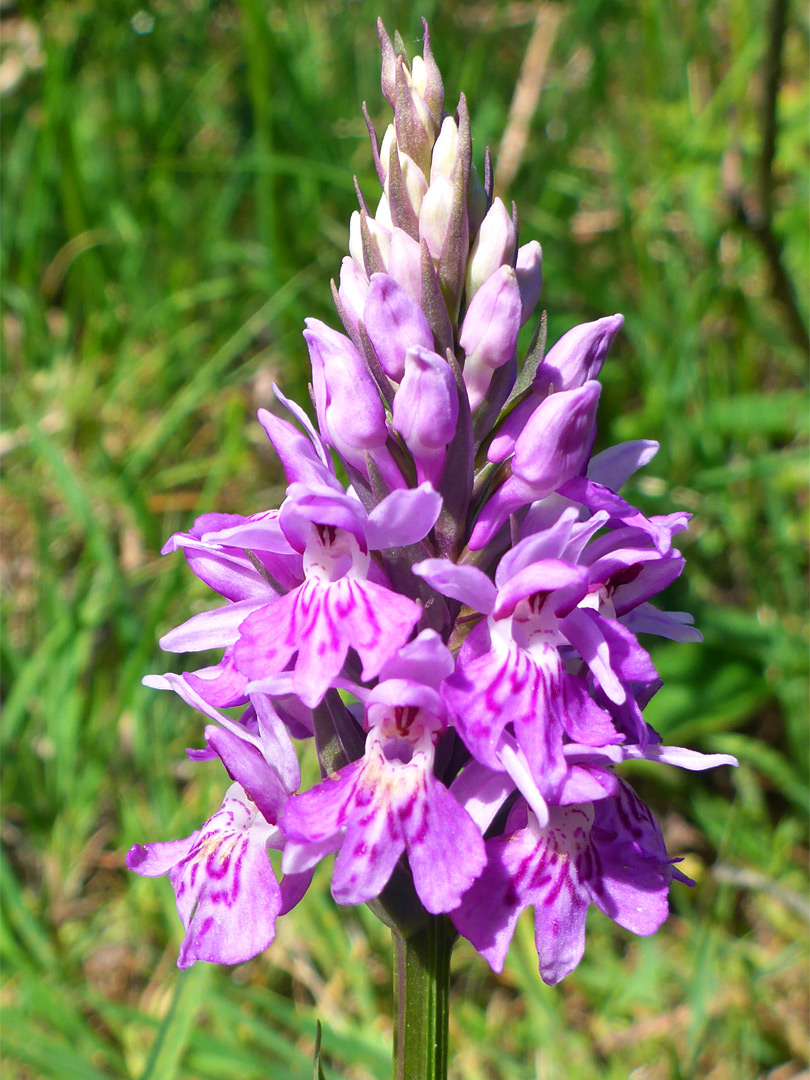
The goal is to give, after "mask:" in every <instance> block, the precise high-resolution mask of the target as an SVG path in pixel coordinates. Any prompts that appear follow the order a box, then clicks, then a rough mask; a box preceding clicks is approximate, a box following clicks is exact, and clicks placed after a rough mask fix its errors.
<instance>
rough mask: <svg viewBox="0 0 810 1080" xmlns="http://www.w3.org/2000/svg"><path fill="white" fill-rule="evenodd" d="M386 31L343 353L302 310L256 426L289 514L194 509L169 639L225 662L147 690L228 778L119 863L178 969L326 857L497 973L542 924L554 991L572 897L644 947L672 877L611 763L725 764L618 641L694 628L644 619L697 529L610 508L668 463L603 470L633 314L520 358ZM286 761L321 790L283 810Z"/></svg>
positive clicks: (256, 946) (502, 238) (478, 190)
mask: <svg viewBox="0 0 810 1080" xmlns="http://www.w3.org/2000/svg"><path fill="white" fill-rule="evenodd" d="M379 34H380V46H381V52H382V71H381V87H382V92H383V96H384V97H385V98H386V100H387V101H388V102H389V104H390V105H391V108H392V110H393V117H392V118H391V122H390V123H388V125H387V126H386V128H385V130H384V132H383V133H381V136H378V134H377V132H376V130H375V129H374V126H373V124H372V122H371V120H370V118H369V115H368V113H367V112H365V117H366V122H367V126H368V128H369V137H370V142H371V157H372V159H373V162H374V167H375V170H376V173H377V177H378V180H379V185H380V190H379V191H378V192H377V193H376V194H375V195H374V196H373V197H372V196H371V194H370V193H365V194H364V193H363V192H361V191H360V190H359V188H358V199H359V208H358V210H357V211H356V212H355V213H354V214H353V215H352V218H351V221H350V224H349V247H348V253H347V254H346V255H345V257H344V258H343V260H342V262H341V264H340V268H339V284H338V285H335V283H334V282H333V283H332V292H333V298H334V301H335V307H336V311H337V315H338V317H339V319H340V321H341V322H342V324H343V332H341V331H340V330H339V329H337V328H335V327H333V326H331V325H328V324H327V323H326V322H323V321H321V320H319V319H308V320H306V324H305V329H304V341H305V344H306V349H307V351H308V353H309V357H310V361H311V365H312V385H311V398H312V405H313V406H314V421H313V419H311V418H310V416H309V414H308V413H307V412H306V411H305V410H304V409H303V408H302V407H301V406H300V405H298V404H296V403H295V402H294V401H292V400H289V399H288V398H286V397H285V396H284V394H283V393H282V392H281V390H280V389H278V387H275V386H274V388H273V389H274V394H275V402H268V403H267V404H268V406H272V407H268V408H266V409H260V410H259V412H258V423H259V425H260V426H261V428H262V429H263V430H264V432H265V434H266V435H267V437H268V439H269V441H270V443H271V445H272V447H273V450H274V451H275V454H276V456H277V458H278V461H279V463H280V465H281V467H282V469H283V471H284V478H285V492H284V497H283V499H281V500H280V503H281V505H280V506H278V507H272V508H269V509H267V508H257V507H250V508H249V509H250V510H251V512H250V513H247V514H245V515H241V514H232V513H231V514H221V513H207V514H203V515H202V516H200V517H199V518H198V519H197V520H196V521H195V522H194V523H193V524H192V525H191V527H190V528H188V530H187V531H183V532H177V533H175V534H174V535H173V536H171V537H170V538H169V540H168V541H167V543H166V545H165V547H164V552H165V553H170V552H177V551H182V552H183V555H184V557H185V559H186V561H187V562H188V565H189V567H190V568H191V570H192V572H193V573H194V574H195V575H196V576H197V577H198V578H199V579H200V580H201V581H202V582H204V583H205V584H206V585H207V586H209V587H210V588H211V589H212V590H213V591H214V593H215V594H216V595H217V596H218V597H219V599H218V600H217V601H216V602H215V603H216V606H214V607H212V609H211V610H204V611H198V612H197V613H193V614H191V616H190V617H189V618H188V619H187V620H186V621H185V622H183V623H182V624H181V625H179V626H177V627H175V628H173V629H170V630H167V632H166V633H164V635H163V636H162V638H161V639H160V643H161V645H162V647H163V648H165V649H166V650H168V651H170V652H174V653H186V652H196V651H199V650H204V649H205V650H207V649H215V650H218V654H217V656H215V657H213V658H206V660H205V662H204V664H203V666H200V667H198V668H197V669H196V670H189V671H184V672H166V673H164V674H162V675H151V676H147V677H146V678H145V679H144V683H145V684H146V685H147V686H150V687H153V688H156V689H162V690H170V691H172V692H173V693H174V694H176V695H177V696H178V697H179V698H180V699H181V701H182V702H184V704H185V705H187V706H188V707H189V708H191V709H193V710H196V712H197V713H198V714H201V715H202V716H203V717H204V722H205V725H206V726H205V745H204V746H202V747H201V746H200V745H199V740H194V745H192V746H191V748H190V749H189V750H188V751H187V754H188V757H189V759H190V760H191V762H193V763H195V764H197V763H202V762H211V761H218V762H219V763H220V765H221V766H222V768H223V769H224V771H225V773H226V774H227V776H228V777H229V779H230V781H231V786H230V787H228V789H227V791H226V792H225V795H224V799H223V800H222V803H221V805H220V807H219V809H216V810H214V811H213V813H211V815H210V816H209V817H208V819H207V820H206V821H205V822H204V823H203V824H202V825H201V826H200V828H199V829H197V830H196V831H195V832H193V833H191V834H190V835H188V836H186V837H185V838H183V839H181V840H174V841H168V842H157V843H150V844H146V845H138V844H136V845H135V846H134V847H133V848H132V849H131V851H130V852H129V855H128V857H127V865H128V866H129V867H130V869H132V870H134V871H135V872H136V873H139V874H143V875H145V876H153V877H154V876H160V875H168V877H169V880H170V882H171V884H172V887H173V889H174V891H175V895H176V900H177V907H178V912H179V915H180V918H181V921H182V923H183V926H184V928H185V937H184V941H183V945H182V947H181V951H180V957H179V964H180V966H181V967H187V966H188V965H189V964H192V963H194V962H195V961H197V960H203V961H212V962H219V963H239V962H241V961H242V960H246V959H248V958H250V957H252V956H255V955H256V954H257V953H259V952H261V951H262V950H263V949H265V948H266V947H267V946H268V945H269V944H270V943H271V942H272V941H273V939H274V935H275V932H276V922H277V919H278V917H279V916H280V915H281V914H283V913H284V912H285V911H288V910H289V909H290V908H291V907H292V906H293V905H294V904H296V903H297V902H298V901H299V900H300V899H301V898H302V896H303V895H304V893H305V892H306V889H307V887H308V885H309V882H310V880H311V877H312V873H313V870H314V867H315V866H316V865H317V864H318V863H320V862H322V861H323V860H324V859H325V858H326V857H327V856H330V855H331V856H334V867H333V870H332V893H333V896H334V898H335V899H336V900H337V901H338V902H339V903H341V904H353V903H364V902H369V903H371V904H372V906H373V909H374V910H376V911H378V912H382V913H383V917H385V919H386V920H387V921H388V922H389V924H390V925H392V926H394V927H395V928H396V929H397V931H398V932H400V931H401V932H402V933H403V934H405V933H406V930H407V933H411V931H412V927H413V925H418V924H419V920H420V919H421V920H422V925H424V919H425V918H426V914H427V913H429V914H449V916H450V918H451V919H452V921H453V922H454V923H455V926H456V928H457V929H458V931H459V932H460V933H461V934H463V935H464V936H465V937H467V938H468V939H469V940H470V941H471V942H472V944H473V946H474V947H475V948H476V949H477V950H478V951H479V952H480V953H481V954H482V955H483V956H484V957H485V958H486V960H487V961H488V962H489V963H490V964H491V965H492V967H493V968H494V969H495V970H496V971H499V970H501V968H502V967H503V964H504V959H505V956H506V952H507V949H508V947H509V942H510V940H511V937H512V935H513V932H514V928H515V923H516V920H517V918H518V916H519V914H520V912H521V911H522V910H524V909H525V908H527V907H533V908H534V917H535V931H536V945H537V953H538V967H539V971H540V976H541V977H542V978H543V979H544V980H545V981H546V982H547V983H550V984H554V983H556V982H558V981H559V980H560V979H561V978H563V977H565V975H567V974H568V973H569V972H570V971H571V970H573V968H574V967H575V966H576V964H577V963H578V962H579V959H580V958H581V956H582V953H583V948H584V925H585V914H586V911H587V909H588V907H589V906H590V905H591V904H593V905H594V906H596V907H598V908H600V909H601V910H602V912H604V913H605V914H606V915H608V916H609V917H610V918H612V919H613V920H615V921H616V922H617V923H618V924H620V925H621V926H623V927H625V928H627V929H629V930H630V931H632V932H634V933H637V934H649V933H652V932H653V931H654V930H655V929H656V928H657V927H658V926H659V925H660V923H661V922H662V921H663V919H664V918H665V917H666V913H667V896H668V890H669V887H670V885H671V884H672V883H673V882H675V881H686V880H687V879H685V878H684V877H683V875H682V874H681V873H680V872H679V871H678V870H677V869H676V868H675V866H674V863H673V860H671V859H670V858H669V857H668V856H667V853H666V850H665V847H664V843H663V840H662V837H661V833H660V830H659V829H658V826H657V824H656V823H655V820H654V818H653V816H652V813H651V812H650V811H649V810H648V808H647V807H646V806H644V804H643V803H642V802H641V801H640V800H639V799H638V798H637V796H636V795H635V794H634V793H633V792H632V790H631V789H630V787H629V786H628V785H627V783H626V782H625V780H624V779H623V778H622V775H621V771H622V769H623V767H624V766H625V764H626V762H628V761H638V760H643V761H647V762H650V763H654V764H655V766H656V767H658V766H670V767H677V768H682V769H687V770H690V771H692V772H701V771H703V770H705V769H710V768H715V767H717V766H725V765H734V764H736V762H735V760H734V758H732V757H731V756H729V755H726V754H701V753H699V752H696V751H692V750H688V749H686V748H684V747H678V746H669V745H665V744H664V743H663V742H662V739H661V737H660V736H659V735H658V733H657V732H656V731H655V730H654V729H653V728H652V727H651V726H650V724H649V723H648V722H647V720H646V718H645V714H644V711H643V710H644V708H645V706H646V705H647V703H648V702H649V701H650V700H651V699H652V698H653V696H654V695H655V694H656V693H657V692H658V691H659V690H660V688H661V685H662V684H661V679H660V677H659V674H658V672H657V671H656V668H655V666H654V664H653V661H652V658H651V656H650V654H649V653H648V652H647V650H646V648H644V647H643V646H642V644H641V643H640V642H639V640H638V635H647V634H652V635H659V636H662V637H665V638H669V639H670V640H674V641H697V640H699V638H700V635H699V632H698V631H697V630H696V629H695V627H694V625H693V623H692V620H691V617H690V616H689V615H687V614H686V613H683V612H677V611H676V612H668V611H663V610H659V609H658V608H657V607H656V606H654V604H653V600H654V599H655V598H656V597H657V595H658V594H659V593H660V592H661V591H662V590H663V589H664V588H665V587H666V586H668V585H669V584H671V583H672V582H673V581H674V580H675V579H676V578H677V577H678V576H679V575H680V574H681V572H682V570H683V567H684V558H683V555H682V554H681V552H680V551H679V550H678V548H677V547H676V538H678V537H679V536H680V535H681V534H682V533H683V532H684V531H685V530H686V529H687V527H688V523H689V517H690V515H689V514H686V513H681V512H677V511H676V512H674V513H668V514H649V515H648V514H645V513H642V511H641V510H640V509H639V508H637V507H636V506H634V505H632V502H631V501H629V499H628V498H627V497H625V496H624V495H623V494H621V493H620V492H621V489H622V486H623V485H624V484H625V482H626V481H627V480H628V478H629V477H631V476H632V475H633V473H634V472H635V471H636V470H638V469H640V468H642V467H644V466H645V465H647V464H648V463H649V462H650V461H651V460H652V458H653V456H654V455H655V453H656V451H657V449H658V444H657V443H656V442H654V441H652V440H637V441H633V442H626V443H620V444H618V445H615V446H609V447H607V448H606V449H604V450H601V451H600V452H599V453H596V454H594V453H593V448H594V445H595V442H596V426H597V425H596V421H597V410H598V404H599V399H600V394H601V386H600V382H599V377H600V374H601V370H602V367H603V364H604V363H605V362H606V361H607V357H608V353H609V350H610V347H611V345H612V343H613V341H614V339H615V338H616V336H617V334H618V333H619V331H620V329H621V327H622V325H623V317H622V316H621V315H618V314H616V315H609V316H607V317H605V318H601V319H597V320H595V321H593V322H588V323H583V324H581V325H579V326H575V327H574V328H573V329H572V330H570V331H568V333H566V334H564V335H563V336H562V337H561V338H560V339H559V340H558V341H557V342H556V344H554V345H553V346H552V347H551V348H550V349H549V350H548V352H546V353H545V354H544V352H543V350H544V343H545V319H544V316H543V317H541V318H540V319H539V320H538V322H537V326H536V329H535V333H534V336H533V340H532V344H531V345H530V347H529V350H528V352H527V353H526V354H525V355H522V352H521V350H522V346H521V344H520V341H521V338H520V335H519V332H520V330H521V328H522V327H523V326H525V325H526V324H527V323H528V322H529V321H530V320H531V319H532V317H533V312H534V308H535V304H536V303H537V301H538V298H539V295H540V291H541V288H542V284H543V256H542V250H541V248H540V244H539V243H538V242H537V241H536V240H531V239H530V240H529V241H528V242H526V243H523V244H522V245H520V246H518V245H519V234H520V229H519V222H518V218H517V211H516V209H514V204H513V211H512V213H510V212H509V211H508V209H507V204H505V203H504V201H503V200H502V199H501V198H500V197H498V196H495V194H494V191H493V171H492V162H491V159H490V157H489V155H488V154H487V156H486V158H485V163H484V168H483V170H482V174H481V177H479V174H478V173H477V171H476V168H475V165H474V163H473V143H472V127H471V121H470V115H469V110H468V107H467V103H466V100H465V98H464V96H463V95H461V96H460V97H459V99H458V104H457V106H454V105H453V103H452V102H448V103H447V105H445V92H444V86H443V84H442V79H441V75H440V73H439V69H438V67H437V65H436V62H435V59H434V57H433V53H432V51H431V47H430V40H429V36H428V32H427V26H425V38H424V48H423V52H422V56H421V57H414V59H413V60H409V58H408V57H407V55H406V53H405V48H404V45H403V42H402V40H401V39H400V38H398V37H397V38H395V42H394V43H392V42H391V40H390V38H389V37H388V34H387V33H386V31H385V29H384V27H382V24H381V23H380V24H379ZM231 709H237V710H240V711H239V713H233V714H232V713H230V712H229V711H228V710H231ZM302 750H306V751H310V752H312V753H314V754H316V755H317V757H318V765H319V767H320V770H321V781H320V782H319V783H316V784H314V785H313V786H311V787H310V788H309V789H308V790H303V791H302V790H300V788H301V776H302V768H301V766H300V765H299V752H300V751H302ZM304 775H307V773H306V770H304ZM485 838H486V839H485ZM268 848H274V849H276V850H278V851H280V852H281V869H282V871H283V874H282V876H281V878H280V880H279V879H278V878H277V876H276V874H275V873H274V870H273V867H272V866H271V863H270V860H269V856H268ZM406 909H407V912H408V914H407V917H406V916H405V915H403V914H402V913H403V912H404V911H406ZM413 919H415V921H413Z"/></svg>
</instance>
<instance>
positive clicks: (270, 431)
mask: <svg viewBox="0 0 810 1080" xmlns="http://www.w3.org/2000/svg"><path fill="white" fill-rule="evenodd" d="M258 418H259V423H260V424H261V425H262V427H263V428H264V430H265V433H266V435H267V438H268V439H269V440H270V442H271V443H272V444H273V447H274V448H275V451H276V453H277V454H278V456H279V458H280V460H281V464H282V465H283V466H284V473H285V475H286V477H287V483H288V484H292V483H295V482H300V483H304V484H314V483H322V484H324V483H326V484H328V483H330V481H331V482H332V483H334V478H333V477H332V476H331V470H330V469H329V468H328V467H327V466H326V465H325V464H324V462H323V461H322V460H321V458H320V456H319V454H318V452H317V451H316V449H315V448H314V447H313V445H312V442H311V441H310V440H309V439H308V438H307V437H306V435H303V434H302V433H301V432H300V431H299V430H298V428H297V427H295V425H293V424H291V423H290V422H289V420H282V418H281V417H280V416H276V415H275V414H274V413H271V412H268V411H267V409H259V412H258Z"/></svg>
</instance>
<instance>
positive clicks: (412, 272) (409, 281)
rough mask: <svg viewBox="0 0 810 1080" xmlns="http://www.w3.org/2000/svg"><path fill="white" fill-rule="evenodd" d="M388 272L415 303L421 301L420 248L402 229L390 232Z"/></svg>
mask: <svg viewBox="0 0 810 1080" xmlns="http://www.w3.org/2000/svg"><path fill="white" fill-rule="evenodd" d="M388 273H389V275H390V276H391V277H392V278H393V279H394V281H396V282H397V284H398V285H401V286H402V288H403V289H404V290H405V292H407V293H408V295H409V296H411V297H412V298H413V299H414V300H415V301H416V303H417V304H421V303H422V249H421V248H420V247H419V243H418V241H416V240H414V238H413V237H412V236H408V234H407V233H406V232H404V231H403V230H402V229H394V231H393V232H392V233H391V251H390V253H389V255H388Z"/></svg>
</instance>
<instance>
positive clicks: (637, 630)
mask: <svg viewBox="0 0 810 1080" xmlns="http://www.w3.org/2000/svg"><path fill="white" fill-rule="evenodd" d="M692 622H693V616H692V615H690V614H689V613H688V612H686V611H659V610H658V608H656V607H654V606H653V605H652V604H640V605H639V606H638V607H637V608H635V609H634V610H633V611H629V612H627V614H626V615H623V616H622V623H623V624H624V625H625V626H626V627H627V629H628V630H631V631H632V632H633V633H634V634H657V635H658V636H659V637H664V638H669V639H670V640H671V641H703V635H702V634H701V632H700V631H699V630H698V629H696V627H694V626H692V625H691V624H692Z"/></svg>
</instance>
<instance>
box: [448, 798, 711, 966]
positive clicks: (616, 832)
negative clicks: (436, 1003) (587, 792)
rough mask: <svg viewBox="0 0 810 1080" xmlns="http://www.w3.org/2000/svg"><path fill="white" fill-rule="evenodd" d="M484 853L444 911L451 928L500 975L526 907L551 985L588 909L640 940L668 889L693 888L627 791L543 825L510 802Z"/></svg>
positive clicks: (563, 811)
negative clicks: (472, 877) (455, 904)
mask: <svg viewBox="0 0 810 1080" xmlns="http://www.w3.org/2000/svg"><path fill="white" fill-rule="evenodd" d="M486 846H487V857H488V861H487V865H486V868H485V869H484V871H483V873H482V874H481V876H480V877H479V878H478V879H477V880H476V882H475V883H474V885H473V886H472V888H471V889H470V890H469V892H467V894H466V895H465V896H464V898H463V900H462V902H461V905H460V907H459V908H457V909H456V910H455V911H454V912H453V913H452V916H451V917H452V919H453V922H454V924H455V926H456V929H457V930H458V931H459V932H460V933H461V934H463V935H464V936H465V937H467V938H469V940H470V941H471V942H472V943H473V945H474V946H475V947H476V949H478V951H479V952H480V953H481V955H482V956H483V957H484V958H485V959H486V960H487V961H488V962H489V964H490V966H491V967H492V968H493V970H495V971H501V970H503V963H504V958H505V956H506V951H507V949H508V946H509V941H510V939H511V937H512V934H513V933H514V929H515V925H516V923H517V918H518V916H519V915H520V913H521V912H522V911H523V910H524V908H526V907H528V906H530V905H531V906H533V907H534V919H535V944H536V947H537V955H538V961H539V969H540V976H541V978H542V979H543V981H544V982H546V983H548V984H549V985H551V986H553V985H554V984H555V983H558V982H559V981H560V979H562V978H564V977H565V976H566V975H567V974H569V973H570V972H571V971H572V970H573V969H574V968H575V967H576V966H577V964H578V963H579V961H580V959H581V958H582V954H583V952H584V948H585V914H586V912H587V909H588V906H589V905H590V904H595V905H596V906H597V907H599V908H600V909H601V910H602V911H603V912H604V913H605V914H606V915H608V916H609V917H610V918H611V919H613V920H614V921H615V922H617V923H619V925H620V926H624V927H625V928H626V929H628V930H631V931H632V932H633V933H635V934H641V935H648V934H652V933H654V932H655V931H656V930H657V929H658V927H659V926H660V925H661V923H662V922H663V921H664V919H665V918H666V917H667V913H668V904H667V892H668V889H669V884H670V882H671V881H672V880H673V879H674V878H677V879H678V880H680V881H682V882H684V883H686V884H688V885H693V884H694V882H692V881H690V880H689V878H686V877H685V876H684V875H683V874H681V873H680V871H679V870H677V869H676V868H675V867H674V866H673V865H672V861H671V860H670V859H669V858H668V856H667V853H666V848H665V847H664V842H663V839H662V837H661V831H660V829H659V828H658V825H657V824H656V822H655V819H654V818H653V816H652V814H651V813H650V811H649V810H648V808H647V807H646V806H644V804H643V803H642V802H641V801H640V800H639V799H638V798H637V797H636V796H635V794H634V793H633V792H632V791H631V789H630V788H629V787H628V786H627V785H626V784H621V785H620V788H619V790H618V792H617V794H616V795H615V797H612V798H606V799H602V800H600V801H599V802H596V803H592V804H587V803H585V804H581V805H574V806H565V807H555V808H553V809H552V811H551V816H550V820H549V822H548V824H547V825H546V826H544V827H540V826H539V825H538V823H537V821H536V819H535V818H534V816H533V815H532V813H531V811H529V810H528V809H527V807H526V805H525V803H519V804H518V805H516V807H515V809H514V810H513V812H512V814H511V815H510V819H509V821H508V822H507V825H506V829H505V834H504V835H503V836H501V837H496V838H494V839H492V840H488V841H487V845H486Z"/></svg>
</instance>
